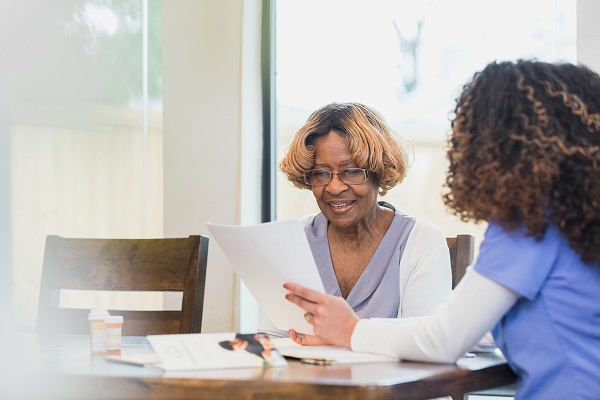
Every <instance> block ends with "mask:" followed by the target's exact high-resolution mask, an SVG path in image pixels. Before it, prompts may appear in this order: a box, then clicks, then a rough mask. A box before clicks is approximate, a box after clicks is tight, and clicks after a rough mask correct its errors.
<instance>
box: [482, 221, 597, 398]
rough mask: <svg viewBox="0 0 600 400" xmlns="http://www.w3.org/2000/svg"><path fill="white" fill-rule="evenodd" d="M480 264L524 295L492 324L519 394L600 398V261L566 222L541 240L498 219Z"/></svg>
mask: <svg viewBox="0 0 600 400" xmlns="http://www.w3.org/2000/svg"><path fill="white" fill-rule="evenodd" d="M474 269H475V270H476V271H477V272H479V273H480V274H482V275H484V276H486V277H488V278H489V279H491V280H493V281H495V282H497V283H500V284H502V285H503V286H505V287H508V288H510V289H512V290H513V291H515V292H517V293H519V294H520V295H521V296H522V297H521V299H519V300H518V302H517V303H516V304H515V306H514V307H512V308H511V309H510V310H509V312H508V313H507V314H506V315H505V316H504V317H503V318H502V319H501V320H500V322H499V323H498V324H497V325H496V327H495V328H494V330H493V331H492V333H493V335H494V338H495V340H496V344H497V345H498V347H499V348H500V350H501V351H502V352H503V354H504V356H505V357H506V359H507V361H508V362H509V364H510V366H511V367H512V369H513V370H514V371H515V373H516V374H517V375H518V376H519V378H520V381H519V385H518V388H517V392H516V396H515V398H516V399H600V266H599V265H596V264H594V265H591V264H586V263H583V262H582V261H581V258H580V257H579V255H578V254H577V253H576V252H575V251H573V250H572V249H571V248H570V247H569V244H568V242H567V241H566V239H565V238H564V237H563V236H562V235H561V234H560V232H559V231H558V229H556V228H555V227H554V226H551V227H550V228H549V229H548V230H547V232H546V235H545V237H544V239H543V240H541V241H536V240H535V239H534V238H531V237H526V236H525V235H524V231H523V230H520V231H514V232H510V233H509V232H507V231H505V230H504V229H503V228H501V227H500V226H498V225H496V224H494V223H491V224H490V225H489V227H488V229H487V231H486V234H485V238H484V240H483V242H482V244H481V247H480V252H479V256H478V258H477V261H476V263H475V265H474Z"/></svg>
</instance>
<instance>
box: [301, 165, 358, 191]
mask: <svg viewBox="0 0 600 400" xmlns="http://www.w3.org/2000/svg"><path fill="white" fill-rule="evenodd" d="M333 174H337V176H338V179H339V180H340V181H342V182H344V183H345V184H346V185H360V184H361V183H364V182H366V181H367V179H369V170H368V169H365V168H346V169H344V170H341V171H328V170H326V169H311V170H310V171H306V172H305V173H304V176H303V177H302V178H301V179H302V180H303V182H304V183H306V184H307V185H309V186H312V187H315V186H325V185H327V184H329V182H331V180H332V179H333Z"/></svg>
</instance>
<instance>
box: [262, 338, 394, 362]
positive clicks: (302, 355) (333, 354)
mask: <svg viewBox="0 0 600 400" xmlns="http://www.w3.org/2000/svg"><path fill="white" fill-rule="evenodd" d="M271 342H272V343H273V344H274V345H275V347H276V348H277V350H279V353H281V355H283V356H285V357H292V358H297V359H300V360H301V361H303V362H309V363H314V364H320V365H329V364H363V363H375V362H399V361H400V359H399V358H398V357H395V356H391V355H383V354H371V353H359V352H356V351H352V350H349V349H346V348H345V347H339V346H301V345H299V344H298V343H296V342H294V341H293V340H292V339H290V338H277V339H271ZM311 361H312V362H311Z"/></svg>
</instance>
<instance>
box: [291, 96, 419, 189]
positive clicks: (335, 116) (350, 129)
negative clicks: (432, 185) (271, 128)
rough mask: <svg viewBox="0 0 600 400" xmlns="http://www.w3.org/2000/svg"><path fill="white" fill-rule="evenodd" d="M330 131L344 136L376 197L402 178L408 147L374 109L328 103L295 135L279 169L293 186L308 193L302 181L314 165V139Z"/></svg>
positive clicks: (307, 186) (314, 113)
mask: <svg viewBox="0 0 600 400" xmlns="http://www.w3.org/2000/svg"><path fill="white" fill-rule="evenodd" d="M331 130H334V131H336V132H339V133H341V134H343V135H345V136H346V137H347V139H348V150H349V151H350V153H351V154H352V160H353V161H354V162H355V163H356V165H357V166H358V167H359V168H366V169H368V170H369V171H371V172H373V173H374V175H375V177H376V178H377V185H378V186H379V194H380V195H382V196H383V195H385V194H386V193H387V191H388V190H390V189H391V188H393V187H394V186H395V185H397V184H398V183H400V182H402V180H403V179H404V178H405V176H406V173H407V172H408V168H409V146H405V145H406V144H407V142H403V141H402V140H401V139H400V137H399V136H398V135H396V133H395V132H394V131H393V130H392V128H390V126H389V125H388V124H387V122H386V121H385V119H384V118H383V117H382V116H381V115H380V114H379V113H378V112H377V111H375V110H374V109H372V108H370V107H367V106H365V105H364V104H360V103H331V104H328V105H326V106H323V107H321V108H319V109H318V110H316V111H315V112H313V113H312V114H311V115H310V116H309V117H308V120H307V121H306V123H305V124H304V125H303V126H302V127H301V128H300V129H299V130H298V132H296V135H295V136H294V139H293V140H292V143H291V144H290V146H289V147H288V148H287V150H286V154H285V155H284V157H283V160H282V161H281V162H280V163H279V169H280V170H281V171H282V172H283V173H284V174H285V175H286V176H287V179H288V181H290V182H291V183H292V184H293V185H294V186H296V187H298V188H301V189H310V186H309V185H307V184H306V183H305V182H304V180H303V179H302V178H303V176H304V173H305V172H306V171H309V170H311V169H312V168H313V166H314V165H315V146H314V142H315V140H316V139H317V138H319V137H322V136H325V135H327V134H329V132H330V131H331Z"/></svg>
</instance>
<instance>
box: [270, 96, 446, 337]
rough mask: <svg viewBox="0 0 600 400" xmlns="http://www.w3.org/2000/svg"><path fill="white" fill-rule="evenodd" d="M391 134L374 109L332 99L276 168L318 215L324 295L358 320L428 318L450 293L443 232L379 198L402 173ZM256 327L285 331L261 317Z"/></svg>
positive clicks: (310, 221) (315, 236) (315, 230)
mask: <svg viewBox="0 0 600 400" xmlns="http://www.w3.org/2000/svg"><path fill="white" fill-rule="evenodd" d="M394 135H395V134H394V133H393V131H392V130H391V128H390V127H389V126H388V125H387V123H386V122H385V120H384V119H383V118H382V117H381V115H379V114H378V113H377V112H376V111H375V110H373V109H371V108H369V107H367V106H365V105H362V104H357V103H345V104H336V103H333V104H329V105H327V106H325V107H323V108H321V109H319V110H317V111H315V112H314V113H313V114H312V115H311V116H310V117H309V118H308V121H307V122H306V123H305V124H304V126H303V127H302V128H300V130H299V131H298V132H297V133H296V136H295V138H294V140H293V141H292V143H291V145H290V147H289V148H288V150H287V153H286V155H285V157H284V158H283V160H282V161H281V163H280V168H281V170H282V171H283V173H284V174H286V176H287V178H288V180H289V181H290V182H291V183H292V184H293V185H294V186H296V187H298V188H301V189H309V190H311V191H312V192H313V195H314V196H315V199H316V201H317V205H318V206H319V209H320V210H321V212H320V213H318V214H316V215H310V216H307V217H305V218H304V222H305V225H306V236H307V238H308V242H309V244H310V247H311V250H312V253H313V256H314V258H315V261H316V264H317V267H318V269H319V273H320V275H321V279H322V280H323V284H324V286H325V291H326V292H327V293H328V294H331V295H334V296H339V297H342V298H344V299H345V300H346V302H347V303H348V304H349V305H350V306H351V307H352V309H353V310H354V312H355V313H356V314H357V315H358V316H360V317H362V318H374V317H379V318H399V317H416V316H422V315H429V314H431V313H432V312H433V311H434V310H435V309H436V308H437V306H439V305H440V304H442V303H443V302H444V301H445V300H446V298H447V297H448V295H449V294H450V292H451V286H452V284H451V279H452V278H451V270H450V257H449V252H448V246H447V244H446V240H445V237H444V235H443V234H442V232H441V231H440V229H439V228H437V227H436V226H434V225H432V224H430V223H428V222H425V221H423V220H420V219H418V218H415V217H412V216H409V215H406V214H404V213H402V212H400V211H399V210H397V209H396V208H395V207H394V206H392V205H391V204H388V203H386V202H378V201H377V198H378V195H382V196H383V195H385V194H386V193H387V191H388V190H390V189H391V188H393V187H394V186H395V185H396V184H398V183H400V182H402V180H403V179H404V177H405V176H406V172H407V169H408V155H407V151H406V149H405V148H403V147H402V146H401V145H400V144H399V142H398V141H397V140H396V139H395V137H394ZM259 331H261V332H266V333H268V334H269V335H271V336H286V335H287V334H288V333H287V332H284V331H278V330H277V329H276V328H275V327H274V325H273V324H272V323H271V322H270V321H268V320H267V319H266V317H264V316H263V317H262V321H261V323H260V327H259Z"/></svg>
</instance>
